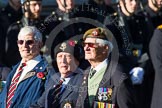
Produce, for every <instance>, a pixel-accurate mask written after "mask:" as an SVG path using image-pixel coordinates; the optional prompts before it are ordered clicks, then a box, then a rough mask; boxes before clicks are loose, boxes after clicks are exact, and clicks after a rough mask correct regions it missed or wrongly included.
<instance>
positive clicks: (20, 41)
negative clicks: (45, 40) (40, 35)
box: [17, 40, 34, 45]
mask: <svg viewBox="0 0 162 108" xmlns="http://www.w3.org/2000/svg"><path fill="white" fill-rule="evenodd" d="M24 41H25V44H26V45H32V44H34V40H17V44H20V45H22V44H23V43H24Z"/></svg>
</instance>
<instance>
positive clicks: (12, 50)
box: [5, 0, 42, 67]
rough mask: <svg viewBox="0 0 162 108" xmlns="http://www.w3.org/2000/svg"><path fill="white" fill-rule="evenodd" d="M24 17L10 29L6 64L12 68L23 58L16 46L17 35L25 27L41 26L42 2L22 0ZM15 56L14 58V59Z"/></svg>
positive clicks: (39, 0)
mask: <svg viewBox="0 0 162 108" xmlns="http://www.w3.org/2000/svg"><path fill="white" fill-rule="evenodd" d="M21 5H22V10H23V17H22V19H21V20H19V21H17V22H15V23H13V24H12V25H10V27H9V28H8V32H7V36H6V38H7V39H6V41H7V45H6V52H5V63H6V65H7V66H8V67H12V66H13V65H15V64H16V63H17V62H18V61H20V59H21V57H20V54H19V51H18V47H17V45H16V41H17V35H18V33H19V31H20V29H21V28H22V27H24V26H36V27H38V26H39V25H40V24H41V19H40V13H41V10H42V0H21ZM13 55H14V58H13V57H12V56H13Z"/></svg>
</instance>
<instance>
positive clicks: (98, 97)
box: [77, 27, 136, 108]
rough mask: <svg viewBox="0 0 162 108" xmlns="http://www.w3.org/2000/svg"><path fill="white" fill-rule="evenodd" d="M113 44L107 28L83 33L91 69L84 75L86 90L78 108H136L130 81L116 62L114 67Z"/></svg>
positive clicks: (81, 94)
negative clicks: (100, 107) (99, 107)
mask: <svg viewBox="0 0 162 108" xmlns="http://www.w3.org/2000/svg"><path fill="white" fill-rule="evenodd" d="M112 40H113V34H112V33H111V31H110V30H108V29H106V28H101V27H98V28H92V29H89V30H87V31H86V32H85V33H84V36H83V45H84V51H85V59H86V60H88V61H89V63H90V64H91V66H90V68H89V69H87V70H86V71H85V72H84V73H85V74H84V78H83V83H82V86H81V88H84V89H83V91H82V92H80V94H79V97H78V103H77V108H98V106H102V107H108V106H109V107H112V108H136V102H135V98H134V94H133V93H134V92H133V89H132V85H131V82H130V81H129V78H128V77H127V75H126V74H125V73H123V72H122V67H120V66H119V65H117V64H116V67H115V62H117V61H114V62H113V63H114V64H112V66H114V68H113V67H111V62H112V61H113V57H112V55H111V52H112V51H113V44H112ZM110 56H111V57H110ZM110 58H111V59H110ZM115 58H116V57H115ZM111 60H112V61H111ZM113 69H114V71H113Z"/></svg>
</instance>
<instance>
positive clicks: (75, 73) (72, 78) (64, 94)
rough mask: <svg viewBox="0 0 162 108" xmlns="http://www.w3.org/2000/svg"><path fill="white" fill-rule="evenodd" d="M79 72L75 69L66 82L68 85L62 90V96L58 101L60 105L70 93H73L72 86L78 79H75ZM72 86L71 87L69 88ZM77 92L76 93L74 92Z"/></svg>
mask: <svg viewBox="0 0 162 108" xmlns="http://www.w3.org/2000/svg"><path fill="white" fill-rule="evenodd" d="M80 72H81V71H80V70H79V69H77V70H76V71H75V72H74V73H73V74H72V76H71V78H70V81H69V82H68V84H67V85H66V87H65V88H64V90H65V91H63V94H62V96H61V99H60V103H61V102H62V101H63V100H64V99H65V98H66V97H67V96H69V95H70V94H71V93H72V92H74V88H73V87H74V86H77V85H76V80H77V79H78V77H75V76H76V75H77V74H80ZM71 86H72V87H71ZM75 92H77V91H75Z"/></svg>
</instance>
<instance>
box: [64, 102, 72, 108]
mask: <svg viewBox="0 0 162 108" xmlns="http://www.w3.org/2000/svg"><path fill="white" fill-rule="evenodd" d="M63 108H72V106H71V104H70V103H69V102H67V103H65V105H64V106H63Z"/></svg>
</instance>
